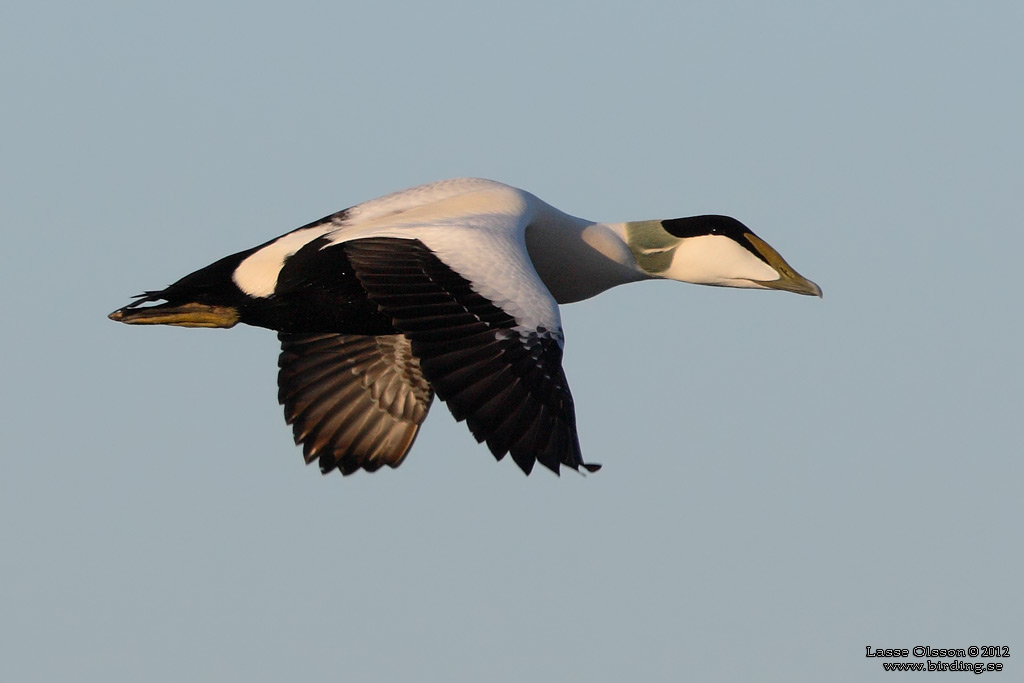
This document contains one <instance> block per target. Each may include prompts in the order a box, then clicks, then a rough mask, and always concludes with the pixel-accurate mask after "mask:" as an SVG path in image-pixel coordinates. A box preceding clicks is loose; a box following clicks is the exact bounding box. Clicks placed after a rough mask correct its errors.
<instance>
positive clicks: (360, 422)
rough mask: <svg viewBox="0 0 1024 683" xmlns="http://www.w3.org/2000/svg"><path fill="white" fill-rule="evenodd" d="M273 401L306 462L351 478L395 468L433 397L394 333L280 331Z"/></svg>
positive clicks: (406, 343)
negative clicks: (276, 401) (362, 472)
mask: <svg viewBox="0 0 1024 683" xmlns="http://www.w3.org/2000/svg"><path fill="white" fill-rule="evenodd" d="M278 338H279V339H280V341H281V356H280V358H279V359H278V366H279V368H280V371H279V373H278V387H279V393H278V399H279V400H280V402H281V403H282V404H284V414H285V420H286V421H287V422H288V424H290V425H292V429H293V431H294V434H295V443H296V444H299V443H301V444H302V445H303V449H302V450H303V455H304V456H305V458H306V462H307V463H309V462H312V461H313V460H316V459H317V458H319V459H320V470H321V471H322V472H323V473H324V474H326V473H327V472H330V471H331V470H333V469H336V468H337V469H339V470H341V473H342V474H346V475H347V474H351V473H353V472H355V471H356V470H358V469H360V468H362V469H365V470H368V471H371V472H372V471H374V470H376V469H378V468H380V467H381V466H382V465H388V466H390V467H398V465H399V464H400V463H401V462H402V460H403V459H405V456H406V454H407V453H408V452H409V449H410V448H411V447H412V444H413V441H415V440H416V434H417V432H418V431H419V428H420V425H421V424H422V423H423V420H424V418H426V416H427V411H428V410H429V409H430V402H431V401H432V400H433V398H434V392H433V391H432V390H431V388H430V385H429V384H428V383H427V381H426V380H425V379H424V378H423V374H422V373H421V371H420V365H419V362H418V361H417V359H416V358H415V357H414V356H413V355H412V350H411V348H410V344H409V340H408V339H406V338H405V337H403V336H402V335H400V334H391V335H380V336H363V335H348V334H288V333H280V334H278Z"/></svg>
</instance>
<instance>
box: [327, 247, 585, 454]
mask: <svg viewBox="0 0 1024 683" xmlns="http://www.w3.org/2000/svg"><path fill="white" fill-rule="evenodd" d="M338 246H340V247H342V248H343V249H344V251H345V253H346V254H347V256H348V260H349V261H350V262H351V265H352V267H353V268H354V269H355V273H356V276H357V277H358V278H359V281H360V283H362V286H363V288H364V289H365V290H366V293H367V295H368V296H369V298H370V300H371V301H373V302H374V303H376V304H377V305H378V306H379V307H380V310H381V312H383V313H384V314H385V315H387V316H390V317H391V319H392V324H393V325H394V327H395V329H396V330H398V331H399V332H401V333H402V334H403V335H404V336H405V337H407V338H408V339H409V340H410V341H411V342H412V353H413V355H414V356H416V357H417V358H418V359H419V362H420V368H421V369H422V371H423V375H424V376H425V377H426V378H427V379H428V380H429V381H430V384H431V386H432V387H433V388H434V390H435V391H436V392H437V395H438V396H439V397H440V398H441V399H442V400H443V401H445V403H447V404H448V408H449V409H450V410H451V412H452V415H454V416H455V419H457V420H460V421H461V420H465V421H466V423H467V425H468V426H469V429H470V431H471V432H472V433H473V436H475V437H476V438H477V440H478V441H486V442H487V445H488V447H489V448H490V450H491V452H492V453H493V454H494V456H495V457H496V458H497V459H498V460H501V459H502V458H503V457H504V456H505V454H506V453H511V455H512V459H513V460H515V462H516V464H518V465H519V467H520V468H522V470H523V471H524V472H526V473H527V474H529V473H530V471H531V470H532V469H533V465H534V463H535V462H537V461H539V462H540V463H541V464H542V465H544V466H545V467H547V468H549V469H551V470H552V471H554V472H556V473H557V472H558V469H559V464H563V465H567V466H569V467H572V468H573V469H579V467H580V466H583V467H585V468H586V469H588V470H590V471H595V470H597V469H598V468H599V467H600V465H588V464H587V463H585V462H584V461H583V456H582V454H581V452H580V443H579V437H578V435H577V432H576V413H575V409H574V407H573V401H572V395H571V394H570V393H569V385H568V383H567V381H566V379H565V373H564V372H563V371H562V348H561V346H560V345H559V342H558V340H557V339H555V338H554V336H553V335H552V334H551V333H550V332H549V331H547V330H544V329H537V330H523V329H522V327H521V326H520V325H519V323H518V322H517V321H516V319H515V318H514V317H513V316H511V315H509V314H508V313H506V312H505V311H504V310H502V309H501V308H500V307H498V306H496V305H495V304H494V303H493V302H491V301H490V300H488V299H487V298H485V297H483V296H481V295H480V294H478V293H477V292H475V291H474V290H473V288H472V286H471V285H470V283H469V281H468V280H466V279H465V278H463V277H462V276H460V275H459V274H458V273H456V272H454V271H453V270H452V269H451V268H449V267H448V266H447V265H445V264H444V263H443V262H442V261H441V260H440V259H439V258H438V257H437V256H436V255H435V254H434V253H433V252H431V251H430V250H429V249H428V248H427V247H426V246H424V245H423V243H421V242H419V241H418V240H406V239H396V238H385V237H375V238H366V239H359V240H353V241H351V242H344V243H342V244H341V245H338ZM333 248H336V247H330V248H328V249H325V251H329V250H330V249H333Z"/></svg>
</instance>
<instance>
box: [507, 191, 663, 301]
mask: <svg viewBox="0 0 1024 683" xmlns="http://www.w3.org/2000/svg"><path fill="white" fill-rule="evenodd" d="M542 204H543V203H542ZM526 249H527V251H528V252H529V253H530V259H531V260H532V261H533V266H534V268H536V270H537V275H538V276H540V279H541V280H542V281H543V282H544V285H545V286H546V287H547V288H548V291H550V292H551V295H552V296H553V297H555V301H557V302H558V303H560V304H567V303H572V302H574V301H581V300H583V299H589V298H590V297H592V296H596V295H598V294H600V293H601V292H603V291H605V290H606V289H610V288H612V287H615V286H616V285H621V284H625V283H627V282H635V281H637V280H644V279H647V278H650V277H651V276H650V275H649V274H648V273H645V272H644V271H642V270H640V268H639V267H638V266H637V264H636V259H635V258H633V254H632V253H631V252H630V250H629V247H628V246H626V242H625V225H624V224H622V223H594V222H593V221H588V220H584V219H582V218H576V217H575V216H570V215H569V214H566V213H562V212H561V211H559V210H558V209H556V208H554V207H552V206H550V205H548V204H543V206H541V207H539V210H538V211H537V212H536V214H535V216H534V219H533V220H532V221H531V222H530V225H529V226H528V227H527V229H526Z"/></svg>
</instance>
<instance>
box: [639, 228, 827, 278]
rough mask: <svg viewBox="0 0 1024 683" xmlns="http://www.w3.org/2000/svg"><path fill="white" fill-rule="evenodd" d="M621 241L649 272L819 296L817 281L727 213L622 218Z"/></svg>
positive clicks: (654, 275)
mask: <svg viewBox="0 0 1024 683" xmlns="http://www.w3.org/2000/svg"><path fill="white" fill-rule="evenodd" d="M626 243H627V245H628V246H629V249H630V251H631V252H632V253H633V257H634V258H635V259H636V262H637V265H638V266H639V267H640V268H641V269H642V270H644V271H645V272H646V273H648V274H650V275H651V276H653V277H657V278H666V279H670V280H679V281H681V282H691V283H694V284H700V285H713V286H718V287H743V288H747V289H780V290H784V291H787V292H795V293H797V294H807V295H812V296H819V297H820V296H821V288H820V287H818V285H816V284H815V283H813V282H811V281H810V280H808V279H807V278H805V277H804V276H802V275H800V273H798V272H796V270H795V269H794V268H793V267H792V266H790V265H789V264H788V263H786V261H785V259H783V258H782V256H780V255H779V252H777V251H775V249H773V248H772V247H771V246H770V245H769V244H768V243H767V242H765V241H764V240H762V239H761V238H760V237H758V236H757V235H755V234H754V232H753V231H752V230H751V229H750V228H748V227H747V226H745V225H743V223H740V222H739V221H738V220H736V219H735V218H730V217H728V216H692V217H690V218H674V219H670V220H664V221H639V222H635V223H627V224H626Z"/></svg>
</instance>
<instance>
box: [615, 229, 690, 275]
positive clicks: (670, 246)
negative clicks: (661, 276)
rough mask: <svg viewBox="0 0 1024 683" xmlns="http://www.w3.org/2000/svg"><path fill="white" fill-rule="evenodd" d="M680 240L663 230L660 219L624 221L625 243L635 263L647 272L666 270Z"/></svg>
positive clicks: (653, 272) (654, 272)
mask: <svg viewBox="0 0 1024 683" xmlns="http://www.w3.org/2000/svg"><path fill="white" fill-rule="evenodd" d="M680 242H682V240H680V239H679V238H678V237H675V236H674V235H671V234H669V232H668V231H667V230H665V226H663V225H662V224H661V221H637V222H634V223H626V245H627V246H628V247H629V250H630V251H631V252H633V258H635V259H636V262H637V264H638V265H639V266H640V267H641V268H643V269H644V270H646V271H647V272H648V273H651V274H657V273H663V272H665V271H666V270H668V269H669V267H670V266H671V265H672V257H673V256H674V255H675V250H676V247H678V246H679V244H680Z"/></svg>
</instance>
